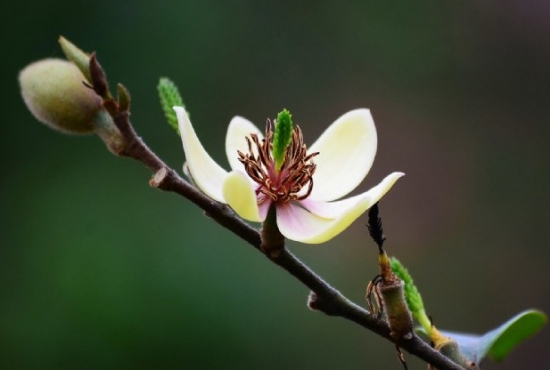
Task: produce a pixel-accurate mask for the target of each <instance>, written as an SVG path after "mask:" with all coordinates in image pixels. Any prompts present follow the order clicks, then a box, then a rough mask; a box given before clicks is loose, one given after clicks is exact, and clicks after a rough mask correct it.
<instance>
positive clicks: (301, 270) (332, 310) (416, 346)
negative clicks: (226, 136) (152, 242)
mask: <svg viewBox="0 0 550 370" xmlns="http://www.w3.org/2000/svg"><path fill="white" fill-rule="evenodd" d="M103 105H104V107H105V109H106V110H107V111H108V112H109V114H110V115H111V117H112V118H113V121H114V123H115V125H116V127H117V128H118V130H119V131H120V134H121V136H122V137H123V139H124V142H125V145H123V146H122V147H121V148H119V150H117V152H116V154H118V155H120V156H124V157H129V158H133V159H135V160H137V161H139V162H142V163H143V164H144V165H145V166H146V167H148V168H149V169H150V170H151V171H153V173H154V176H153V177H152V178H151V180H150V181H149V184H150V186H151V187H154V188H158V189H161V190H163V191H167V192H173V193H176V194H179V195H181V196H183V197H184V198H187V199H189V200H190V201H191V202H193V203H194V204H196V205H197V206H198V207H200V208H202V209H203V210H204V211H205V213H206V214H207V215H208V216H209V217H210V218H212V219H213V220H214V221H216V222H217V223H219V224H220V225H222V226H223V227H225V228H227V229H229V230H230V231H231V232H233V233H234V234H236V235H238V236H239V237H240V238H242V239H243V240H245V241H246V242H248V243H249V244H250V245H252V246H253V247H254V248H256V249H257V250H258V251H260V252H261V253H263V254H264V255H266V257H268V258H269V259H270V260H271V261H272V262H273V263H275V264H276V265H278V266H280V267H282V268H283V269H285V270H286V271H287V272H289V273H290V274H291V275H292V276H294V277H295V278H296V279H298V280H299V281H300V282H302V284H304V285H305V286H307V287H308V288H309V289H310V290H311V293H310V296H309V300H308V305H309V307H310V308H312V309H314V310H318V311H321V312H324V313H325V314H327V315H329V316H339V317H343V318H345V319H347V320H350V321H352V322H355V323H356V324H358V325H361V326H363V327H364V328H366V329H368V330H370V331H372V332H374V333H376V334H378V335H380V336H382V337H384V338H386V339H387V340H389V341H390V342H392V343H394V344H395V345H397V346H399V347H401V348H403V349H405V350H406V351H408V352H409V353H411V354H412V355H415V356H417V357H419V358H420V359H422V360H424V361H425V362H427V363H429V364H431V365H433V366H434V367H436V368H437V369H439V370H463V369H462V367H460V366H459V365H457V364H455V363H454V362H452V361H451V360H449V359H448V358H447V357H445V356H443V355H442V354H440V353H439V352H437V351H436V350H434V349H433V348H431V347H430V346H429V345H428V344H426V342H424V341H423V340H421V339H420V338H419V337H418V336H416V335H413V337H412V338H411V339H407V340H405V339H396V338H393V337H392V336H390V328H389V326H388V325H387V323H386V322H385V321H382V320H378V319H377V318H376V317H374V316H373V315H371V314H369V312H368V311H366V310H365V309H363V308H361V307H359V306H358V305H356V304H355V303H353V302H351V301H350V300H348V299H347V298H346V297H345V296H343V295H342V294H341V293H340V292H339V291H338V290H336V289H335V288H333V287H332V286H331V285H330V284H328V283H327V282H326V281H324V280H323V279H322V278H321V277H320V276H319V275H317V274H316V273H315V272H314V271H312V270H311V269H310V268H309V267H308V266H306V265H305V264H304V263H303V262H301V261H300V260H299V259H298V258H297V257H295V256H294V255H293V254H292V253H291V252H290V251H288V250H287V249H286V248H284V247H283V249H282V250H280V253H277V254H270V253H264V252H263V251H262V248H261V242H262V239H261V235H260V233H259V231H258V230H256V229H254V228H253V227H251V226H250V225H248V224H247V223H245V222H244V221H243V220H242V219H241V218H239V217H237V216H236V215H235V213H234V212H233V211H232V210H231V208H229V207H228V206H227V205H225V204H221V203H219V202H216V201H214V200H213V199H210V198H209V197H208V196H206V195H205V194H204V193H202V192H201V191H199V190H197V189H196V188H195V187H194V186H193V185H191V184H190V183H189V182H187V181H186V180H184V179H183V178H181V177H180V176H179V175H178V174H177V172H176V171H175V170H173V169H171V168H170V167H168V166H167V165H166V164H165V163H164V162H163V161H162V160H161V159H160V158H159V157H158V156H157V155H156V154H155V153H154V152H153V151H152V150H151V149H149V147H148V146H147V145H146V144H145V142H144V141H143V140H142V139H141V138H140V137H139V136H138V135H137V133H136V132H135V130H134V128H133V127H132V125H131V123H130V120H129V112H128V111H127V110H126V109H122V110H121V109H120V106H119V105H118V104H117V103H116V102H115V100H114V99H113V98H112V97H110V95H107V97H105V96H104V103H103ZM126 108H128V107H126Z"/></svg>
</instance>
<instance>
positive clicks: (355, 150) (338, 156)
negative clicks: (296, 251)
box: [174, 107, 404, 244]
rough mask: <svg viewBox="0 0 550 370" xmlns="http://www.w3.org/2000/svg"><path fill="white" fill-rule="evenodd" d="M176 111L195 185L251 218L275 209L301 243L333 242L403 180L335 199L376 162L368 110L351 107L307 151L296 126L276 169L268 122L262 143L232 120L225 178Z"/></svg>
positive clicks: (252, 129) (249, 127) (253, 130)
mask: <svg viewBox="0 0 550 370" xmlns="http://www.w3.org/2000/svg"><path fill="white" fill-rule="evenodd" d="M174 110H175V111H176V114H177V117H178V123H179V130H180V133H181V138H182V142H183V149H184V151H185V157H186V159H187V166H188V169H189V172H190V173H191V176H192V177H193V180H194V181H195V183H196V185H197V186H198V187H199V188H200V189H201V190H202V191H203V192H204V193H205V194H206V195H208V196H209V197H210V198H212V199H214V200H216V201H218V202H222V203H226V204H228V205H229V206H230V207H231V208H232V209H233V210H234V211H235V212H236V213H237V214H238V215H239V216H241V217H242V218H244V219H245V220H248V221H253V222H263V221H264V220H265V218H266V216H267V212H268V210H269V208H270V206H271V205H274V206H275V207H276V214H277V226H278V228H279V230H280V232H281V233H282V234H283V235H284V236H285V237H287V238H288V239H292V240H296V241H299V242H302V243H308V244H318V243H323V242H325V241H328V240H330V239H332V238H333V237H335V236H336V235H338V234H339V233H341V232H342V231H343V230H345V229H346V228H347V227H348V226H349V225H350V224H351V223H352V222H353V221H355V220H356V219H357V218H358V217H359V216H361V215H362V214H363V213H364V212H365V211H366V210H368V209H369V208H370V207H371V206H372V205H374V204H375V203H376V202H378V200H380V198H382V196H384V194H386V192H387V191H388V190H389V189H390V188H391V187H392V186H393V184H394V183H395V182H396V181H397V179H398V178H400V177H401V176H403V175H404V174H403V173H402V172H394V173H392V174H390V175H388V176H387V177H386V178H385V179H384V180H382V182H381V183H379V184H378V185H376V186H375V187H373V188H372V189H370V190H369V191H367V192H365V193H362V194H359V195H355V196H352V197H350V198H347V199H343V200H337V199H339V198H341V197H343V196H345V195H346V194H348V193H349V192H351V191H352V190H353V189H355V188H356V187H357V186H358V185H359V184H360V183H361V181H363V179H364V178H365V176H366V175H367V173H368V172H369V170H370V168H371V165H372V162H373V161H374V157H375V155H376V147H377V138H376V128H375V127H374V121H373V119H372V116H371V114H370V111H369V110H368V109H357V110H353V111H350V112H348V113H346V114H344V115H343V116H341V117H340V118H338V119H337V120H336V121H335V122H334V123H333V124H332V125H330V126H329V127H328V128H327V129H326V130H325V132H324V133H323V134H322V135H321V136H320V137H319V139H317V141H316V142H315V143H314V144H313V145H312V146H311V147H310V148H309V149H307V151H306V146H305V144H303V139H302V134H301V131H300V129H299V128H298V127H296V128H295V129H294V130H293V134H292V141H291V144H290V145H289V146H288V148H287V155H286V161H285V162H286V164H283V166H282V167H281V168H280V170H277V171H276V170H274V165H273V158H272V156H271V142H270V141H271V136H272V134H273V131H272V129H271V125H270V124H268V128H267V129H266V136H267V137H266V138H264V136H263V134H262V133H261V132H260V130H258V128H257V127H256V126H254V124H252V123H251V122H250V121H248V120H246V119H244V118H242V117H235V118H233V119H232V120H231V122H230V123H229V128H228V130H227V136H226V140H225V150H226V154H227V158H228V160H229V165H230V167H231V170H232V171H231V172H229V173H228V172H227V171H226V170H224V169H223V168H222V167H220V166H219V165H218V164H217V163H216V162H215V161H214V160H213V159H212V158H211V157H210V156H209V155H208V153H207V152H206V151H205V150H204V148H203V147H202V145H201V143H200V141H199V139H198V138H197V135H196V134H195V131H194V129H193V126H192V125H191V122H190V121H189V118H188V116H187V113H186V112H185V110H184V109H183V108H182V107H174ZM265 139H267V140H265ZM316 153H318V155H317V154H316Z"/></svg>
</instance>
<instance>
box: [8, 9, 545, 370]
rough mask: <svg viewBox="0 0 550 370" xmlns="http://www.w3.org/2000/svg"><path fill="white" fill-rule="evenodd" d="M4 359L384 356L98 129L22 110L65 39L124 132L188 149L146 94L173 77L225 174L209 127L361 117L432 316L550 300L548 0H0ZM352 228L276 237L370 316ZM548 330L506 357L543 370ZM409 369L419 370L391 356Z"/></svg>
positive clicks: (285, 360) (369, 365) (311, 123)
mask: <svg viewBox="0 0 550 370" xmlns="http://www.w3.org/2000/svg"><path fill="white" fill-rule="evenodd" d="M1 13H2V15H1V16H2V19H3V20H2V22H0V40H1V43H2V44H1V45H2V50H3V52H2V63H1V64H2V67H1V68H0V73H1V76H0V78H1V79H0V80H1V81H2V88H1V89H0V97H1V101H2V111H3V112H4V113H3V117H4V118H3V119H2V125H0V140H1V145H0V153H1V158H2V161H1V164H0V165H1V166H2V167H1V172H2V177H1V181H0V204H1V211H2V216H1V217H2V219H1V223H0V233H1V238H0V367H1V368H3V369H4V368H5V369H312V368H315V369H333V368H338V369H361V370H364V369H400V365H399V363H398V362H397V359H396V357H395V353H394V349H393V347H392V345H391V344H390V343H388V342H386V341H383V340H382V339H380V338H379V337H377V336H375V335H374V334H372V333H369V332H368V331H365V330H363V329H361V328H359V327H357V326H355V325H353V324H351V323H349V322H347V321H344V320H342V319H337V318H329V317H326V316H324V315H322V314H319V313H315V312H311V311H309V310H308V309H307V307H306V297H307V294H308V291H307V289H306V288H305V287H303V286H302V285H300V284H299V283H298V282H297V281H295V280H294V279H293V278H291V277H290V276H289V275H288V274H286V273H285V272H284V271H282V270H281V269H279V268H278V267H276V266H274V265H272V264H271V263H269V262H268V261H267V260H266V259H265V258H264V257H263V256H262V255H261V254H259V253H257V252H256V251H254V250H253V249H252V248H250V247H249V246H248V245H246V244H245V243H244V242H242V241H241V240H239V239H238V238H237V237H235V236H234V235H232V234H231V233H230V232H228V231H227V230H225V229H222V228H220V227H218V226H217V225H216V224H215V223H213V222H212V221H211V220H209V219H208V218H207V217H204V216H203V214H202V212H201V211H200V210H199V209H197V208H196V207H194V206H193V205H192V204H191V203H190V202H188V201H186V200H184V199H182V198H179V197H177V196H175V195H173V194H167V193H162V192H160V191H158V190H154V189H151V188H149V186H148V180H149V177H150V173H149V172H148V171H147V170H146V169H145V168H144V167H142V166H141V165H140V164H139V163H136V162H132V161H130V160H128V159H119V158H116V157H114V156H112V155H111V154H110V153H109V152H107V151H106V150H105V147H104V145H103V143H102V142H101V141H100V140H98V139H97V138H95V137H69V136H64V135H60V134H58V133H56V132H53V131H51V130H50V129H48V128H47V127H46V126H44V125H42V124H40V123H38V122H37V121H36V120H35V119H34V118H33V117H32V116H31V115H30V113H29V112H28V110H27V109H26V107H25V106H24V104H23V101H22V99H21V97H20V94H19V91H18V84H17V74H18V71H19V70H20V69H22V68H23V67H24V66H25V65H26V64H28V63H30V62H32V61H34V60H37V59H41V58H45V57H62V53H61V51H60V48H59V47H58V44H57V38H58V36H59V35H64V36H66V37H67V38H68V39H70V40H71V41H73V42H75V43H76V44H78V45H79V46H80V47H82V48H83V49H84V50H87V51H92V50H96V51H97V52H98V55H99V58H100V61H101V63H102V65H103V67H104V68H105V69H106V71H107V73H108V76H109V77H110V80H111V83H114V82H122V83H124V84H125V86H127V87H128V88H129V90H130V91H131V93H132V97H133V111H132V120H133V124H134V126H135V127H136V129H137V130H138V132H139V133H140V135H141V136H142V137H143V138H144V139H145V140H146V142H147V143H148V144H149V145H150V146H151V147H152V148H153V149H154V150H155V151H156V152H157V153H158V154H159V155H160V156H161V157H162V158H163V159H165V160H166V161H167V162H168V163H169V164H170V165H172V166H174V167H175V168H178V169H179V168H181V165H182V163H183V161H184V157H183V151H182V149H181V143H180V140H179V138H178V137H177V136H176V135H175V134H174V132H173V130H172V129H171V128H169V127H168V125H167V124H166V123H165V120H164V118H163V116H162V112H161V110H160V107H159V104H158V99H157V92H156V84H157V82H158V79H159V77H161V76H168V77H170V78H171V79H173V80H174V81H175V82H176V83H177V84H178V85H179V87H180V89H181V91H182V95H183V98H184V101H185V102H186V105H187V108H188V110H189V111H190V112H191V118H192V120H193V122H194V124H195V127H196V130H197V132H198V135H199V137H200V138H201V139H202V141H203V144H204V145H205V147H206V148H207V149H208V150H209V151H210V152H211V153H213V156H214V157H215V158H216V159H217V160H219V161H220V162H221V163H223V164H224V165H226V163H227V162H226V160H225V158H224V157H225V155H224V152H223V142H224V136H225V129H226V125H227V124H228V122H229V121H230V119H231V118H232V117H233V116H234V115H237V114H238V115H242V116H245V117H247V118H249V119H250V120H252V121H253V122H256V123H258V124H259V125H263V123H264V122H265V119H266V118H267V117H271V118H273V117H275V115H276V114H277V112H279V111H280V110H281V109H282V108H285V107H286V108H288V109H289V110H290V111H291V112H292V113H293V115H294V118H295V120H296V122H297V123H298V124H300V125H301V127H302V129H303V130H304V132H305V137H306V140H307V142H309V143H311V142H312V141H313V140H315V138H316V137H317V135H318V134H319V133H320V132H322V130H323V129H324V128H325V127H326V126H328V125H329V124H330V123H331V122H332V121H333V120H335V119H336V118H337V117H338V116H340V115H341V114H343V113H345V112H347V111H348V110H351V109H354V108H358V107H368V108H370V109H371V110H372V113H373V116H374V119H375V122H376V124H377V129H378V134H379V149H378V155H377V159H376V161H375V163H374V166H373V169H372V171H371V173H370V174H369V176H368V177H367V179H366V180H365V182H364V183H363V184H362V185H361V186H360V187H359V188H358V189H357V191H364V190H366V189H368V188H369V187H370V186H372V185H374V184H376V183H377V182H378V181H380V180H381V179H382V178H383V177H384V176H385V175H386V174H388V173H390V172H391V171H395V170H400V171H404V172H405V173H406V174H407V176H405V177H404V178H403V179H401V180H399V182H398V183H397V185H396V186H395V187H394V188H393V190H392V191H391V192H390V193H389V194H388V195H387V196H386V197H385V198H384V199H383V201H382V202H381V204H380V207H381V213H382V216H383V219H384V226H385V231H386V234H387V236H388V241H387V248H388V251H389V253H390V254H393V255H396V256H397V257H399V258H400V259H401V261H402V262H403V263H404V264H405V265H406V266H407V267H408V268H409V269H410V271H411V273H412V274H413V277H414V278H415V280H416V282H417V284H418V286H419V288H420V289H421V292H422V294H423V296H424V300H425V303H426V305H427V309H428V311H429V313H430V314H431V315H432V316H433V318H434V320H435V323H436V324H437V325H438V326H439V327H441V328H445V329H448V330H460V331H469V332H484V331H486V330H488V329H491V328H493V327H495V326H497V325H499V324H500V323H502V322H503V321H505V320H507V319H508V318H510V317H511V316H513V315H515V314H516V313H518V312H520V311H522V310H523V309H525V308H528V307H535V308H540V309H543V310H546V311H547V312H549V311H550V294H549V292H550V272H549V267H548V266H549V263H550V248H549V247H550V245H549V244H550V227H549V225H548V223H549V221H550V191H549V186H548V183H549V180H550V174H549V171H550V153H549V143H550V128H549V126H550V125H549V117H550V99H549V98H550V91H549V88H550V73H549V66H550V37H549V36H550V23H549V22H548V19H549V17H550V5H549V3H548V2H546V1H543V0H498V1H497V0H477V1H448V2H444V1H422V2H414V3H413V2H408V1H397V2H393V1H392V2H390V1H374V2H373V1H361V2H358V1H350V2H341V3H338V4H337V3H336V2H334V1H316V2H313V1H310V2H306V1H293V2H290V1H287V2H283V1H261V2H260V1H227V2H222V1H209V0H207V1H181V2H176V1H174V2H170V1H163V0H159V1H154V2H153V1H134V2H124V1H118V2H113V1H106V0H98V1H94V2H77V1H68V0H66V1H43V2H42V1H34V2H31V3H27V2H10V3H5V4H3V5H2V11H1ZM365 222H366V217H363V218H362V219H360V220H359V221H358V222H356V224H354V225H353V226H352V227H351V228H350V229H349V230H348V231H346V232H345V233H344V234H342V235H340V236H338V237H337V238H335V239H333V240H332V241H331V242H329V243H327V244H324V245H320V246H308V245H300V244H297V243H289V248H290V249H291V250H292V251H293V252H295V253H296V254H297V255H299V256H300V257H301V258H303V260H304V261H305V262H306V263H307V264H309V265H310V266H311V267H312V268H314V269H315V270H316V271H317V272H319V273H320V274H321V275H322V276H323V277H324V278H326V279H327V280H328V281H330V282H331V283H332V284H334V285H335V286H336V287H337V288H338V289H340V290H341V291H342V292H343V293H344V294H346V295H347V296H348V297H349V298H351V299H353V300H354V301H356V302H358V303H359V304H363V305H364V289H365V286H366V284H367V282H368V281H369V280H370V279H371V278H372V277H374V275H376V273H377V266H376V247H375V245H374V243H373V242H372V241H371V240H369V238H368V237H367V232H366V229H365V227H364V224H365ZM549 343H550V332H549V330H548V329H547V328H546V329H544V330H543V331H542V332H541V333H540V334H539V335H537V336H536V337H534V338H532V339H530V340H528V341H527V342H526V343H524V344H523V345H522V346H521V347H520V348H518V349H517V350H516V351H514V352H513V353H512V354H511V355H510V357H509V358H507V359H506V360H505V361H504V362H503V363H502V364H500V365H496V364H493V363H491V362H490V361H486V362H485V363H484V368H485V369H542V368H546V367H547V366H548V363H550V352H549V351H548V344H549ZM407 359H408V360H409V366H410V368H411V369H425V364H423V363H422V362H421V361H418V360H416V359H414V358H412V357H411V356H407Z"/></svg>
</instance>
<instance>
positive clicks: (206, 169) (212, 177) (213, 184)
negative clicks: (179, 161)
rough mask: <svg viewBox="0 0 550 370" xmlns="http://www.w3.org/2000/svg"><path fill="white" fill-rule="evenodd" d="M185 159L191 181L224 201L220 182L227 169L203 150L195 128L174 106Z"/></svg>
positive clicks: (203, 190) (215, 198) (204, 191)
mask: <svg viewBox="0 0 550 370" xmlns="http://www.w3.org/2000/svg"><path fill="white" fill-rule="evenodd" d="M174 110H175V111H176V115H177V116H178V124H179V129H180V134H181V141H182V143H183V150H184V152H185V158H186V160H187V167H188V168H189V172H190V173H191V175H192V176H193V181H194V182H195V183H196V185H197V186H198V188H199V189H200V190H202V192H203V193H205V194H206V195H208V196H209V197H210V198H212V199H214V200H217V201H218V202H222V203H225V201H224V199H223V196H222V184H223V181H224V179H225V177H226V176H227V171H225V170H224V169H223V168H222V167H220V166H219V165H218V164H217V163H216V162H215V161H214V160H213V159H212V158H211V157H210V156H209V155H208V153H207V152H206V150H204V148H203V147H202V145H201V143H200V141H199V138H198V137H197V134H195V130H194V129H193V126H192V125H191V122H190V121H189V117H187V112H185V109H183V108H182V107H174Z"/></svg>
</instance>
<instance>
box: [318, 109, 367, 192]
mask: <svg viewBox="0 0 550 370" xmlns="http://www.w3.org/2000/svg"><path fill="white" fill-rule="evenodd" d="M376 146H377V138H376V128H375V126H374V121H373V119H372V116H371V114H370V110H368V109H364V108H363V109H356V110H352V111H350V112H348V113H346V114H344V115H343V116H341V117H340V118H338V119H337V120H336V121H335V122H334V123H333V124H332V125H330V126H329V127H328V128H327V129H326V130H325V132H323V134H321V136H320V137H319V139H317V141H316V142H315V143H314V144H313V145H312V146H311V147H310V148H309V149H308V153H313V152H319V155H318V156H317V157H315V158H314V160H313V161H314V162H315V164H317V169H316V171H315V174H314V175H313V181H314V184H313V191H312V192H311V194H310V196H309V198H311V199H312V200H318V201H331V200H336V199H338V198H341V197H343V196H344V195H346V194H348V193H349V192H350V191H352V190H353V189H355V188H356V187H357V185H359V184H360V183H361V181H363V179H364V178H365V176H366V175H367V173H368V172H369V170H370V168H371V166H372V162H373V161H374V157H375V155H376Z"/></svg>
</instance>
